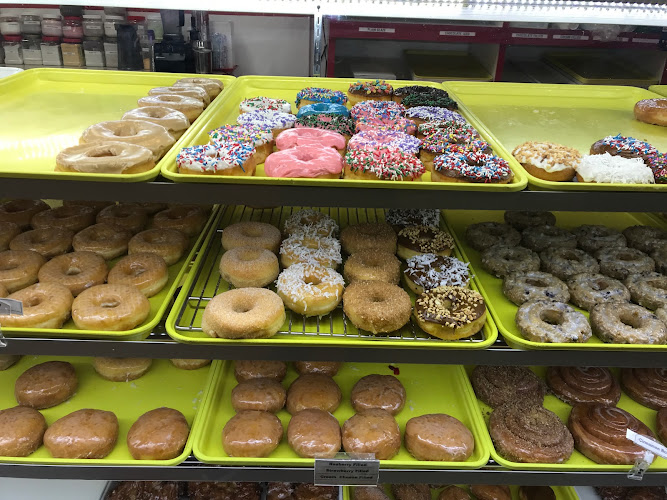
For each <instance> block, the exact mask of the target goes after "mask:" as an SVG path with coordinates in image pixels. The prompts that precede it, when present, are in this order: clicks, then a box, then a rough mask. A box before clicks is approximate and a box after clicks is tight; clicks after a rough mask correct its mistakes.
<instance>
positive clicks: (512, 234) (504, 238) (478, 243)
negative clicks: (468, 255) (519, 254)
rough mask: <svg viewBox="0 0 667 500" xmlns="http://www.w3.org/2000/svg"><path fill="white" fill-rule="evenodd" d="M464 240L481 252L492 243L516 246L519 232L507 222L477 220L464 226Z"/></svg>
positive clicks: (519, 239) (519, 238)
mask: <svg viewBox="0 0 667 500" xmlns="http://www.w3.org/2000/svg"><path fill="white" fill-rule="evenodd" d="M466 241H467V242H468V244H469V245H470V246H471V247H473V248H474V249H475V250H479V251H480V252H481V251H482V250H486V249H487V248H489V247H492V246H493V245H507V246H511V247H514V246H517V245H518V244H519V242H520V241H521V233H519V231H517V230H516V229H514V228H513V227H512V226H509V225H507V224H501V223H499V222H479V223H477V224H471V225H469V226H468V227H467V228H466Z"/></svg>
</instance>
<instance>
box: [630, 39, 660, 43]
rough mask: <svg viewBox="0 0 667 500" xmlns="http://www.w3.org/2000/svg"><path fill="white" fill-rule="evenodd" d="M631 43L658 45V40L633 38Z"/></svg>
mask: <svg viewBox="0 0 667 500" xmlns="http://www.w3.org/2000/svg"><path fill="white" fill-rule="evenodd" d="M632 41H633V42H635V43H658V40H654V39H653V38H633V39H632Z"/></svg>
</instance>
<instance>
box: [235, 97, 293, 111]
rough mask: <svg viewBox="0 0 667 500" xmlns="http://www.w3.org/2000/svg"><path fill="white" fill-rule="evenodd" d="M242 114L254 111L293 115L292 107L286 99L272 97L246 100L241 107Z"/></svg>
mask: <svg viewBox="0 0 667 500" xmlns="http://www.w3.org/2000/svg"><path fill="white" fill-rule="evenodd" d="M239 111H240V112H241V113H250V112H252V111H277V112H279V113H291V112H292V105H291V104H290V103H289V102H287V101H286V100H284V99H271V98H270V97H251V98H250V99H244V100H243V101H241V104H240V105H239Z"/></svg>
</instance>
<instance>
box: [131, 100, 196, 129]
mask: <svg viewBox="0 0 667 500" xmlns="http://www.w3.org/2000/svg"><path fill="white" fill-rule="evenodd" d="M137 104H138V105H139V107H140V108H144V107H146V106H151V107H153V106H162V107H165V108H169V109H175V110H176V111H180V112H181V113H183V114H184V115H185V116H186V117H187V119H188V121H189V122H190V123H192V122H194V121H195V120H196V119H197V117H198V116H199V115H201V114H202V113H203V112H204V103H203V102H201V101H200V100H199V99H194V98H192V97H186V96H182V95H165V94H163V95H151V96H148V97H142V98H141V99H139V100H138V101H137ZM165 130H166V129H165Z"/></svg>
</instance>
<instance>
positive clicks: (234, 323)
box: [201, 288, 286, 339]
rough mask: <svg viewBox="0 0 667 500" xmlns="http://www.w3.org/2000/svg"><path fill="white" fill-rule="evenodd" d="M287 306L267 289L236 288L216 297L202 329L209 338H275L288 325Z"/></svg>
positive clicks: (211, 302) (207, 308)
mask: <svg viewBox="0 0 667 500" xmlns="http://www.w3.org/2000/svg"><path fill="white" fill-rule="evenodd" d="M285 317H286V315H285V306H284V305H283V301H282V300H281V299H280V297H279V296H278V294H276V293H274V292H272V291H271V290H267V289H266V288H237V289H235V290H229V291H227V292H224V293H221V294H220V295H216V296H215V297H213V298H212V299H211V300H210V301H209V303H208V304H207V305H206V309H204V314H203V316H202V323H201V325H202V330H203V331H204V333H205V334H207V335H208V336H209V337H213V338H216V337H220V338H227V339H259V338H268V337H272V336H273V335H275V334H276V333H278V331H279V330H280V328H281V327H282V326H283V323H284V322H285Z"/></svg>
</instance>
